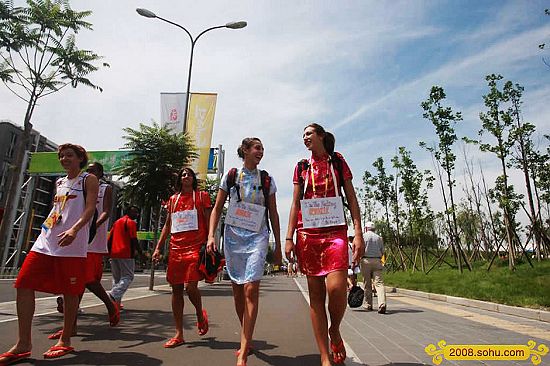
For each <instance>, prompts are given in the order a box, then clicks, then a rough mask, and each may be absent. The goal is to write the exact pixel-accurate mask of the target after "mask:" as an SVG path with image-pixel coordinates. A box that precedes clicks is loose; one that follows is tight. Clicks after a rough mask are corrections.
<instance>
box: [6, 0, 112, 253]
mask: <svg viewBox="0 0 550 366" xmlns="http://www.w3.org/2000/svg"><path fill="white" fill-rule="evenodd" d="M90 14H91V11H81V12H79V11H75V10H72V9H71V7H70V6H69V2H68V1H67V0H54V1H51V0H43V1H35V0H27V7H14V6H13V2H12V1H9V0H7V1H0V79H1V80H2V82H3V83H4V84H5V85H6V87H7V88H8V89H9V90H10V91H11V92H12V93H13V94H15V95H16V96H17V97H18V98H19V99H21V100H22V101H24V102H25V103H26V105H27V107H26V112H25V117H24V120H23V135H22V136H21V138H20V139H19V140H18V142H17V145H16V151H15V162H14V164H13V166H12V167H11V171H12V175H11V176H12V177H13V178H12V179H11V181H10V183H9V186H8V189H7V197H8V198H7V203H6V209H5V212H6V214H5V216H4V219H3V220H2V225H1V226H0V243H7V242H8V239H9V238H8V237H9V232H10V231H11V225H12V223H13V220H14V218H15V217H14V213H15V211H14V207H15V206H16V205H17V201H18V199H19V194H18V192H19V187H20V185H21V180H20V178H19V177H20V176H21V174H22V169H24V167H23V163H24V162H26V159H27V153H26V150H28V149H29V143H30V136H31V131H32V123H31V120H32V116H33V113H34V111H35V107H36V104H37V103H38V101H39V100H40V99H41V98H43V97H45V96H47V95H50V94H52V93H55V92H57V91H59V90H61V89H63V88H64V87H66V86H67V85H70V86H72V87H73V88H76V87H77V86H78V85H81V84H82V85H86V86H89V87H92V88H94V89H97V90H99V91H101V90H102V89H101V88H100V87H99V86H97V85H95V84H94V83H93V82H92V81H90V79H88V76H89V75H90V74H91V73H93V72H94V71H96V70H97V69H98V66H96V65H95V63H96V62H97V61H99V60H100V59H101V58H102V57H101V56H98V55H97V54H95V53H94V52H92V51H89V50H81V49H78V48H77V46H76V35H77V34H78V33H79V32H80V31H81V30H83V29H87V30H91V29H92V24H91V23H89V22H87V21H86V20H85V19H86V18H87V17H88V16H89V15H90ZM102 65H103V66H108V65H107V64H106V63H103V64H102Z"/></svg>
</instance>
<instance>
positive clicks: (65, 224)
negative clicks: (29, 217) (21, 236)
mask: <svg viewBox="0 0 550 366" xmlns="http://www.w3.org/2000/svg"><path fill="white" fill-rule="evenodd" d="M88 175H89V174H88V173H81V174H79V175H78V176H77V177H76V178H73V179H68V178H67V177H63V178H60V179H58V180H57V182H56V193H55V198H54V205H53V208H52V211H51V212H50V215H51V214H52V213H53V212H55V211H57V212H60V211H61V212H60V214H61V219H60V220H59V222H57V223H56V224H55V225H54V226H53V227H52V228H50V229H45V228H44V227H42V231H41V233H40V236H39V237H38V239H36V242H35V243H34V245H33V247H32V249H31V250H32V251H34V252H38V253H42V254H46V255H51V256H54V257H86V253H87V251H88V237H89V235H90V223H89V222H88V223H87V224H86V225H84V226H83V227H82V228H81V229H80V230H79V231H78V233H77V234H76V238H74V240H73V242H72V243H71V244H70V245H68V246H65V247H60V246H59V244H58V243H59V238H58V235H59V234H61V233H62V232H64V231H66V230H69V229H70V228H71V227H72V226H73V225H74V224H75V223H76V222H77V221H78V219H80V217H81V216H82V213H83V212H84V209H85V207H86V202H85V200H84V182H85V178H86V177H87V176H88ZM65 196H66V202H65V205H64V207H63V209H61V206H62V202H63V199H64V198H65Z"/></svg>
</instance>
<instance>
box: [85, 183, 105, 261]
mask: <svg viewBox="0 0 550 366" xmlns="http://www.w3.org/2000/svg"><path fill="white" fill-rule="evenodd" d="M107 187H109V183H105V182H102V183H100V184H99V192H98V193H97V202H96V205H95V207H96V209H97V215H98V216H99V215H101V213H102V212H103V199H104V197H105V191H106V190H107ZM108 227H109V220H106V221H105V222H103V224H101V226H100V227H98V228H96V233H95V236H94V239H93V240H92V242H91V243H90V245H89V246H88V252H90V253H101V254H103V253H108V252H109V251H108V250H107V228H108Z"/></svg>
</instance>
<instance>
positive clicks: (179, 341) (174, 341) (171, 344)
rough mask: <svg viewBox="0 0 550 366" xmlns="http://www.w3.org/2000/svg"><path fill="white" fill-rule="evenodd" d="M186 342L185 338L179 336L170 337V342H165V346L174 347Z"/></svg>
mask: <svg viewBox="0 0 550 366" xmlns="http://www.w3.org/2000/svg"><path fill="white" fill-rule="evenodd" d="M184 343H185V340H183V339H179V338H175V337H174V338H170V339H169V340H168V342H166V343H164V348H174V347H177V346H181V345H182V344H184Z"/></svg>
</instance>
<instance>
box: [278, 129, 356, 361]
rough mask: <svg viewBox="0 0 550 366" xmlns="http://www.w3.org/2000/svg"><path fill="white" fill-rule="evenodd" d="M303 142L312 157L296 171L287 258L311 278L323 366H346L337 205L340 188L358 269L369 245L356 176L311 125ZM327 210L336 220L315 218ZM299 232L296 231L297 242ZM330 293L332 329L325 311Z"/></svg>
mask: <svg viewBox="0 0 550 366" xmlns="http://www.w3.org/2000/svg"><path fill="white" fill-rule="evenodd" d="M303 141H304V145H305V146H306V148H307V149H308V150H309V151H311V157H310V158H309V160H302V161H301V162H299V163H298V164H297V165H296V167H295V169H294V178H293V183H294V192H293V200H292V206H291V209H290V217H289V220H288V222H289V223H288V230H287V234H286V239H285V240H286V244H285V254H286V257H287V259H289V261H290V260H291V258H293V257H294V256H293V254H296V258H298V264H299V266H300V270H301V272H302V273H304V274H305V275H306V276H307V283H308V289H309V300H310V316H311V323H312V326H313V332H314V334H315V340H316V342H317V346H318V347H319V351H320V354H321V365H323V366H329V365H331V361H332V362H334V363H336V364H341V363H343V362H344V360H345V358H346V349H345V347H344V341H343V339H342V337H341V335H340V323H341V321H342V318H343V317H344V312H345V311H346V306H347V270H348V244H347V226H346V224H345V219H344V214H343V207H342V206H341V205H339V203H338V201H340V202H341V198H340V197H338V196H339V195H341V193H340V192H341V188H343V190H344V194H345V196H346V199H347V202H348V204H349V210H350V212H351V216H352V221H353V227H354V232H355V237H354V240H353V265H357V263H358V262H359V260H360V259H361V256H362V255H363V252H364V251H365V242H364V240H363V233H362V228H361V215H360V211H359V205H358V204H357V198H356V196H355V189H354V188H353V184H352V182H351V179H352V174H351V171H350V169H349V166H348V165H347V163H346V161H345V160H344V158H343V157H342V155H341V154H339V153H337V152H334V143H335V139H334V135H332V134H331V133H330V132H326V131H325V129H324V128H323V127H322V126H320V125H319V124H317V123H312V124H310V125H308V126H306V128H305V129H304V134H303ZM335 197H336V198H335ZM302 199H303V200H304V202H303V203H301V202H300V200H302ZM302 205H304V207H302ZM327 206H333V207H335V209H334V211H333V212H332V219H331V220H332V221H327V220H325V219H318V220H316V219H315V217H316V216H317V217H319V216H322V215H323V214H324V213H325V212H326V211H324V207H327ZM302 209H304V210H305V211H307V212H302ZM303 214H304V215H303ZM335 216H336V217H337V218H336V219H335V218H334V217H335ZM294 231H297V235H296V244H294V239H293V237H294ZM327 295H328V310H329V317H330V327H329V322H328V319H327V314H326V310H325V299H326V296H327ZM329 344H330V350H331V352H329Z"/></svg>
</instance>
